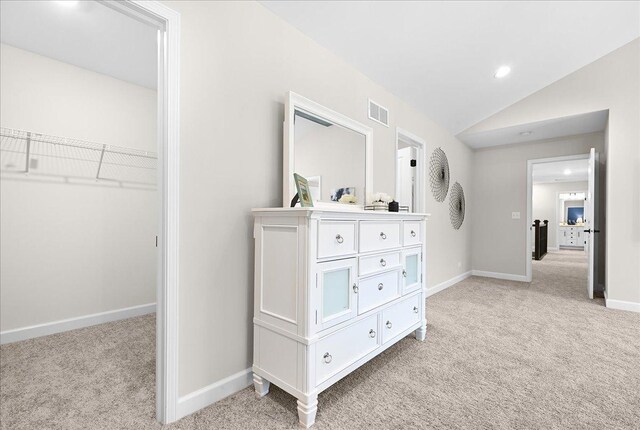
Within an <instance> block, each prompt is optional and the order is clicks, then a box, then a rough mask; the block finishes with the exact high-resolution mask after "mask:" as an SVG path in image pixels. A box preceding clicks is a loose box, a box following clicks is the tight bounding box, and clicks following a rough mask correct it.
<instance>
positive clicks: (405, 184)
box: [396, 148, 415, 212]
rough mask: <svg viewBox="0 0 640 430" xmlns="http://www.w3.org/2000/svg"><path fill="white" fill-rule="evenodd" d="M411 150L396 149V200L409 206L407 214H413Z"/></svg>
mask: <svg viewBox="0 0 640 430" xmlns="http://www.w3.org/2000/svg"><path fill="white" fill-rule="evenodd" d="M412 149H413V148H401V149H398V160H397V163H398V195H397V196H396V199H397V200H398V202H399V203H400V204H401V205H403V206H409V212H413V211H414V210H413V203H414V198H413V188H414V184H413V182H414V178H413V176H414V171H415V167H411V160H412V159H413V158H414V157H413V154H412V152H413V151H412Z"/></svg>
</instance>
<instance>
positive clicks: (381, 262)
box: [380, 258, 387, 267]
mask: <svg viewBox="0 0 640 430" xmlns="http://www.w3.org/2000/svg"><path fill="white" fill-rule="evenodd" d="M380 265H381V266H382V267H384V266H386V265H387V262H386V261H384V258H381V259H380Z"/></svg>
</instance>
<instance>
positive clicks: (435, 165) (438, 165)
mask: <svg viewBox="0 0 640 430" xmlns="http://www.w3.org/2000/svg"><path fill="white" fill-rule="evenodd" d="M429 181H430V183H431V192H432V193H433V198H435V199H436V201H437V202H443V201H444V199H445V198H446V197H447V192H448V191H449V160H447V154H445V153H444V151H443V150H442V149H441V148H436V149H435V150H434V151H433V154H431V160H429Z"/></svg>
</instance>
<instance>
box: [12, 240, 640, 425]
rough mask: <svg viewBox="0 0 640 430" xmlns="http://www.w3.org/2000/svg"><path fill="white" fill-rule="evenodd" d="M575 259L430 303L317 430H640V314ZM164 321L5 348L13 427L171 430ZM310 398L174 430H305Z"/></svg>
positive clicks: (332, 404) (227, 410) (242, 405)
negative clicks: (166, 417)
mask: <svg viewBox="0 0 640 430" xmlns="http://www.w3.org/2000/svg"><path fill="white" fill-rule="evenodd" d="M585 284H586V262H585V259H584V254H583V253H580V252H575V251H562V252H559V253H550V254H548V255H547V257H545V258H544V259H543V260H542V261H540V262H534V282H533V283H532V284H531V285H528V284H522V283H516V282H510V281H500V280H494V279H486V278H475V277H474V278H469V279H467V280H466V281H464V282H461V283H459V284H458V285H456V286H454V287H451V288H449V289H447V290H445V291H443V292H441V293H438V294H437V295H435V296H433V297H431V298H430V299H429V300H428V303H427V309H428V318H429V327H428V334H427V341H426V342H424V343H420V342H417V341H416V340H415V339H413V338H411V337H408V338H406V339H404V340H403V341H401V342H399V343H398V344H397V345H396V346H394V347H392V348H390V349H389V350H387V351H386V352H384V353H383V354H382V355H381V356H379V357H377V358H375V359H374V360H372V361H371V362H369V363H368V364H366V365H365V366H363V367H362V368H360V369H359V370H357V371H356V372H354V373H353V374H351V375H350V376H348V377H346V378H345V379H343V380H342V381H340V382H338V383H337V384H335V385H334V386H333V387H331V388H329V389H328V390H326V391H325V392H323V393H322V394H321V395H320V397H319V410H318V416H317V423H316V428H317V429H369V430H370V429H431V428H433V429H469V428H473V429H513V428H519V429H542V428H543V429H638V428H639V426H640V314H636V313H631V312H624V311H616V310H611V309H606V308H604V306H603V300H601V299H596V300H593V301H591V300H588V299H587V298H586V297H587V296H586V286H585ZM153 333H154V320H153V317H141V318H136V319H133V320H128V321H121V322H117V323H111V324H105V325H103V326H99V327H94V328H88V329H83V330H78V331H75V332H71V333H65V334H60V335H54V336H49V337H46V338H41V339H34V340H31V341H26V342H21V343H17V344H12V345H5V346H2V348H1V350H0V352H1V355H0V359H1V362H2V363H1V369H0V378H1V386H0V390H1V396H0V400H1V402H2V404H1V406H0V407H1V415H0V418H1V422H2V429H45V428H47V429H54V428H55V429H158V428H160V426H159V425H158V424H156V423H155V422H154V420H153V416H154V394H153V390H154V334H153ZM296 426H297V416H296V401H295V399H294V398H293V397H291V396H289V395H288V394H286V393H284V392H283V391H282V390H279V389H278V388H277V387H273V386H272V389H271V392H270V393H269V394H268V395H267V396H266V397H265V398H264V399H262V400H256V399H255V397H254V395H253V391H252V388H248V389H245V390H243V391H241V392H239V393H237V394H235V395H234V396H231V397H229V398H227V399H224V400H222V401H221V402H218V403H217V404H215V405H213V406H210V407H208V408H206V409H204V410H202V411H200V412H198V413H196V414H193V415H192V416H189V417H186V418H184V419H182V420H181V421H179V422H178V423H175V424H173V425H171V426H168V428H170V429H184V430H187V429H293V428H296Z"/></svg>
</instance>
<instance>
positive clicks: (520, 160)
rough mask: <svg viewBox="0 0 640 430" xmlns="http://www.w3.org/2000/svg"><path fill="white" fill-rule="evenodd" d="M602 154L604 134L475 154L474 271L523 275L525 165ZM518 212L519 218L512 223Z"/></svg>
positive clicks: (525, 232) (508, 147)
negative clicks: (547, 159)
mask: <svg viewBox="0 0 640 430" xmlns="http://www.w3.org/2000/svg"><path fill="white" fill-rule="evenodd" d="M591 148H596V151H603V150H604V135H603V133H592V134H584V135H578V136H571V137H566V138H561V139H553V140H545V141H538V142H531V143H527V144H517V145H506V146H494V147H490V148H485V149H480V150H477V151H475V152H474V157H473V184H474V195H473V199H474V210H473V213H474V216H473V220H472V225H471V230H472V241H471V247H472V254H473V269H474V270H480V271H487V272H495V273H503V274H509V275H520V276H524V275H525V274H526V253H525V249H526V240H527V236H526V235H527V232H528V231H529V230H528V229H527V228H526V224H527V160H533V159H539V158H549V157H559V156H563V155H578V154H588V153H589V150H590V149H591ZM512 212H520V219H511V213H512Z"/></svg>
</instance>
